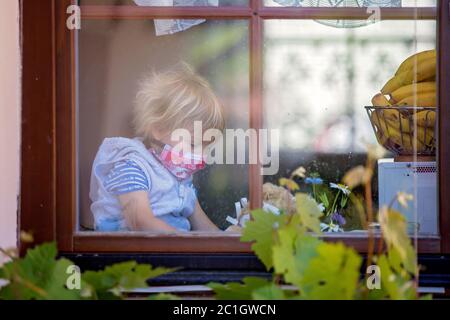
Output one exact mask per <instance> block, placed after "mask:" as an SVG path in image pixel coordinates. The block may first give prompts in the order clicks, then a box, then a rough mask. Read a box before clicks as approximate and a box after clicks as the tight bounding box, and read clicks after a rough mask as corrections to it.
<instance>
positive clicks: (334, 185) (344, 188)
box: [330, 182, 351, 196]
mask: <svg viewBox="0 0 450 320" xmlns="http://www.w3.org/2000/svg"><path fill="white" fill-rule="evenodd" d="M330 188H334V189H339V190H341V191H342V193H344V194H345V195H346V196H348V195H349V194H350V192H351V191H350V189H349V188H348V187H347V186H344V185H343V184H337V183H333V182H331V183H330Z"/></svg>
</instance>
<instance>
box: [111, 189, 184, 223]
mask: <svg viewBox="0 0 450 320" xmlns="http://www.w3.org/2000/svg"><path fill="white" fill-rule="evenodd" d="M119 201H120V204H121V205H122V208H123V215H124V217H125V220H126V221H127V224H128V227H129V228H130V229H131V230H132V231H159V232H161V231H162V232H175V231H177V229H176V228H174V227H172V226H170V225H168V224H167V223H165V222H164V221H162V220H161V219H158V218H157V217H155V216H154V215H153V212H152V209H151V206H150V201H149V199H148V192H147V191H135V192H130V193H126V194H123V195H119Z"/></svg>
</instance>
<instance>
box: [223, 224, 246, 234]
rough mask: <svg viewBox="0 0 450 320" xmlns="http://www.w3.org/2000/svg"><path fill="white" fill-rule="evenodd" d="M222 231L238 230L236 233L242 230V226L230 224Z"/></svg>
mask: <svg viewBox="0 0 450 320" xmlns="http://www.w3.org/2000/svg"><path fill="white" fill-rule="evenodd" d="M224 232H238V233H241V232H242V227H240V226H235V225H231V226H229V227H228V228H226V229H225V230H224Z"/></svg>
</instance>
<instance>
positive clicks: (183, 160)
mask: <svg viewBox="0 0 450 320" xmlns="http://www.w3.org/2000/svg"><path fill="white" fill-rule="evenodd" d="M150 151H151V152H152V153H153V154H154V155H155V156H156V158H157V159H158V160H159V161H160V162H161V163H162V165H163V166H164V167H165V168H166V169H167V170H169V171H170V173H172V174H173V175H174V176H175V177H176V178H177V179H179V180H184V179H187V178H189V177H191V176H192V175H193V174H194V173H195V172H197V171H199V170H202V169H203V168H205V165H206V163H205V160H204V158H203V157H202V156H199V155H196V154H192V153H188V152H184V153H182V152H175V151H174V150H173V148H172V147H171V146H170V145H167V144H166V145H164V148H163V150H162V151H161V153H157V152H156V151H155V149H150Z"/></svg>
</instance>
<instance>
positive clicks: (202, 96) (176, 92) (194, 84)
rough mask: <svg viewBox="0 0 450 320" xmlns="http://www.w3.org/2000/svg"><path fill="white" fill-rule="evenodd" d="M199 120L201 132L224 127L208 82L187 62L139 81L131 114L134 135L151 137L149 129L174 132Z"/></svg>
mask: <svg viewBox="0 0 450 320" xmlns="http://www.w3.org/2000/svg"><path fill="white" fill-rule="evenodd" d="M194 121H201V122H202V126H203V129H204V130H208V129H219V130H221V131H222V130H223V129H224V127H225V120H224V117H223V111H222V105H221V104H220V102H219V100H218V99H217V97H216V95H215V94H214V92H213V91H212V89H211V87H210V85H209V84H208V82H207V81H206V80H205V79H204V78H202V77H201V76H199V75H198V74H196V73H195V72H194V70H193V69H192V68H191V67H190V66H189V65H188V64H186V63H180V64H178V65H177V66H176V67H175V68H173V69H170V70H168V71H165V72H160V73H156V72H152V73H151V74H150V75H149V76H147V77H146V78H144V80H143V81H141V83H140V86H139V90H138V93H137V95H136V101H135V105H134V112H133V125H134V129H135V133H136V134H137V135H139V136H141V137H144V138H151V130H152V128H159V129H161V128H162V129H163V130H167V132H170V131H173V130H175V129H179V128H186V127H187V126H190V125H193V124H194Z"/></svg>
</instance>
